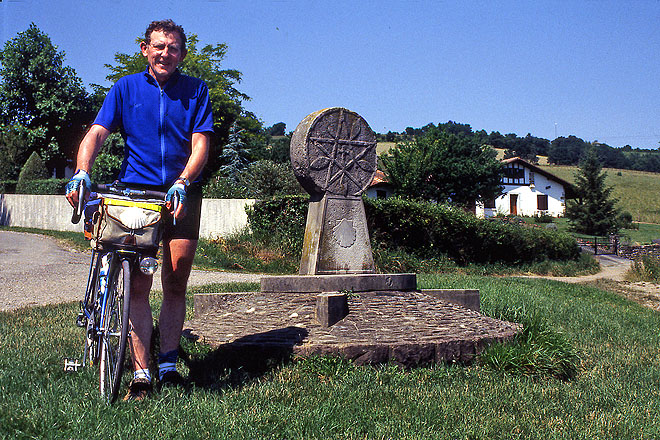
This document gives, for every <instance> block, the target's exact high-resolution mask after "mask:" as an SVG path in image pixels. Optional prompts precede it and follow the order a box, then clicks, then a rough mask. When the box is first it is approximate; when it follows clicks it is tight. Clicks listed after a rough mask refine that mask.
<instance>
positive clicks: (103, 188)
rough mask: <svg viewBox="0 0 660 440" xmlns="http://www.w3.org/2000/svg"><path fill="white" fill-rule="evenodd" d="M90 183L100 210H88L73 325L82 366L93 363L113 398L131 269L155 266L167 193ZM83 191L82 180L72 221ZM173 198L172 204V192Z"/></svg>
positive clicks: (125, 333)
mask: <svg viewBox="0 0 660 440" xmlns="http://www.w3.org/2000/svg"><path fill="white" fill-rule="evenodd" d="M93 188H94V189H95V190H96V191H97V193H98V196H99V197H98V200H99V203H98V204H99V210H98V211H94V210H92V211H93V213H92V224H93V225H94V226H93V233H92V234H91V235H92V236H91V237H90V238H91V239H92V257H91V261H90V269H89V274H88V278H87V287H86V289H85V296H84V299H83V300H82V301H81V303H80V312H79V313H78V316H77V318H76V325H78V326H79V327H83V328H85V342H84V349H83V361H82V366H83V367H85V366H86V365H87V364H90V365H98V367H99V388H100V393H101V396H103V397H105V398H106V399H107V401H108V403H113V402H114V401H115V400H116V399H117V396H118V394H119V389H120V387H121V382H122V373H123V370H124V361H125V356H126V345H127V342H128V340H129V338H130V330H131V329H130V324H129V314H130V298H131V273H132V272H134V271H135V270H137V269H138V268H139V270H141V271H142V272H143V273H145V274H147V275H153V274H154V273H155V272H156V270H157V268H158V261H157V260H156V259H155V258H154V257H155V254H156V252H157V250H158V245H159V243H160V239H161V235H162V230H161V227H160V223H161V217H160V216H161V213H162V210H163V208H164V205H165V202H164V198H165V196H166V194H165V193H162V192H157V191H147V190H137V189H130V188H127V187H124V186H121V185H119V184H117V183H116V182H115V183H114V184H111V185H93ZM83 193H84V185H81V187H80V193H79V204H78V207H77V208H76V209H74V214H73V216H72V219H71V221H72V222H73V223H78V222H79V221H80V217H81V216H82V214H83V210H84V207H83V203H84V202H83V200H84V194H83ZM173 203H174V205H175V208H176V206H177V204H178V199H177V198H176V197H175V199H174V200H173ZM88 206H89V204H88ZM122 208H124V209H123V210H122ZM113 210H114V211H113ZM117 212H119V214H118V215H117ZM145 212H146V213H145ZM113 213H114V216H113ZM119 217H121V218H119Z"/></svg>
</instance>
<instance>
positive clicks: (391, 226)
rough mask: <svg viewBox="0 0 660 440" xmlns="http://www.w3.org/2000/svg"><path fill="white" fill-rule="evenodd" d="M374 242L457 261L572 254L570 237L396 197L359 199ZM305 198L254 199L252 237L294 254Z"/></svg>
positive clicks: (516, 260)
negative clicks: (361, 201) (361, 200)
mask: <svg viewBox="0 0 660 440" xmlns="http://www.w3.org/2000/svg"><path fill="white" fill-rule="evenodd" d="M364 202H365V209H366V213H367V223H368V226H369V233H370V235H371V240H372V243H373V244H374V246H376V245H378V246H379V247H385V248H388V249H392V250H396V249H402V250H404V251H406V252H408V253H410V254H413V255H416V256H419V257H423V258H442V257H449V258H451V259H452V260H453V261H455V262H456V263H458V264H468V263H497V262H501V263H508V264H517V263H531V262H537V261H544V260H571V259H576V258H578V255H579V253H580V249H579V247H578V245H577V242H576V241H575V239H574V238H573V237H572V236H570V235H568V234H565V233H559V232H556V231H552V230H548V229H544V228H534V227H530V226H524V225H514V224H507V223H502V222H500V221H497V220H490V219H479V218H477V217H475V216H474V215H472V214H470V213H466V212H464V211H462V210H460V209H456V208H452V207H449V206H446V205H437V204H433V203H428V202H415V201H410V200H403V199H399V198H389V199H383V200H374V199H369V198H364ZM307 204H308V198H307V197H305V196H288V197H281V198H274V199H271V200H266V201H259V202H257V203H255V205H254V206H253V207H252V208H251V209H250V210H249V212H248V222H249V224H250V228H251V229H252V231H253V233H254V234H255V236H256V237H257V238H260V239H266V240H267V241H268V242H270V243H275V244H278V245H280V246H281V247H282V248H283V249H284V250H286V251H289V252H290V253H291V254H292V255H295V254H296V253H299V252H300V250H301V248H302V241H303V235H304V229H305V221H306V213H307Z"/></svg>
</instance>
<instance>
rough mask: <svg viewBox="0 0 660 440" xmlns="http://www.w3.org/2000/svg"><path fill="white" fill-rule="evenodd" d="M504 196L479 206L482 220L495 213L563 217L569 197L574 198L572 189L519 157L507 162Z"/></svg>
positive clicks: (552, 175)
mask: <svg viewBox="0 0 660 440" xmlns="http://www.w3.org/2000/svg"><path fill="white" fill-rule="evenodd" d="M502 162H503V163H504V164H505V169H504V178H503V180H502V185H503V186H504V190H503V192H502V194H501V195H500V196H498V197H496V198H495V200H490V201H487V202H485V203H478V204H477V207H476V214H477V216H479V217H493V216H495V215H496V214H498V213H500V214H505V215H507V214H509V215H521V216H534V215H540V214H547V215H551V216H553V217H561V216H563V215H564V212H565V211H566V198H573V197H575V195H574V191H573V186H572V185H571V184H570V183H569V182H567V181H565V180H563V179H561V178H559V177H557V176H555V175H554V174H552V173H549V172H548V171H545V170H544V169H542V168H539V167H538V166H536V165H534V164H531V163H529V162H527V161H525V160H523V159H521V158H519V157H513V158H511V159H505V160H503V161H502Z"/></svg>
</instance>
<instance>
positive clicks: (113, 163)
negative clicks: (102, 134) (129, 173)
mask: <svg viewBox="0 0 660 440" xmlns="http://www.w3.org/2000/svg"><path fill="white" fill-rule="evenodd" d="M121 163H122V157H120V156H116V155H112V154H110V153H109V152H107V151H102V152H101V153H99V155H98V156H97V157H96V160H95V161H94V166H93V167H92V170H91V171H90V173H89V176H90V178H91V179H92V182H95V183H110V182H114V181H115V180H116V179H117V177H119V172H120V171H121Z"/></svg>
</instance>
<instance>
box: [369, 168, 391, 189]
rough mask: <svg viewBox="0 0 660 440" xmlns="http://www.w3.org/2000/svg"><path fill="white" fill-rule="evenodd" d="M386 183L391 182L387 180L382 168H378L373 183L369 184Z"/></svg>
mask: <svg viewBox="0 0 660 440" xmlns="http://www.w3.org/2000/svg"><path fill="white" fill-rule="evenodd" d="M384 183H390V182H389V181H388V180H387V176H386V175H385V173H384V172H382V171H381V170H376V174H374V178H373V180H372V181H371V183H370V184H369V186H375V185H381V184H384Z"/></svg>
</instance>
